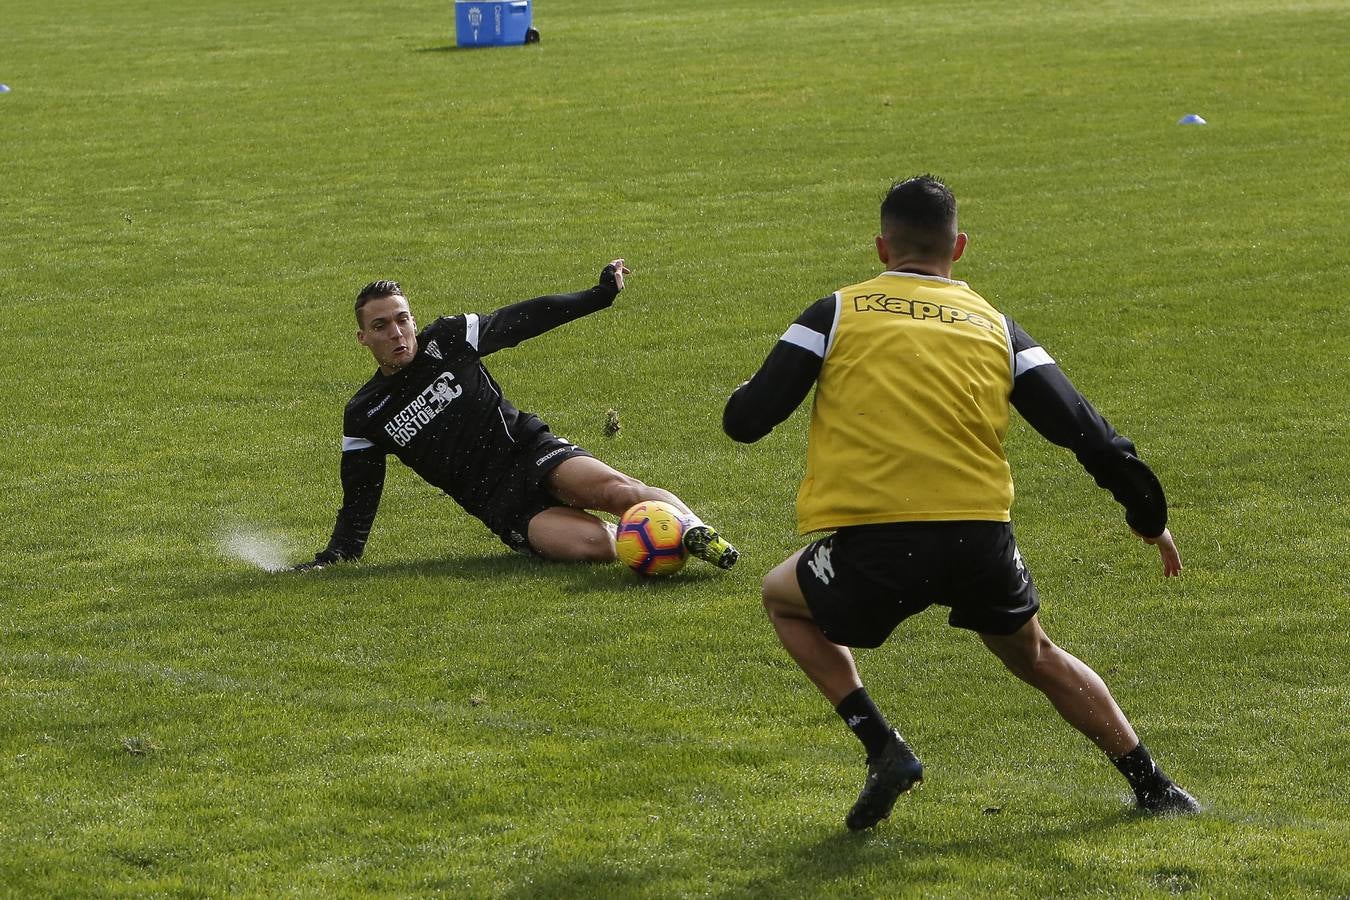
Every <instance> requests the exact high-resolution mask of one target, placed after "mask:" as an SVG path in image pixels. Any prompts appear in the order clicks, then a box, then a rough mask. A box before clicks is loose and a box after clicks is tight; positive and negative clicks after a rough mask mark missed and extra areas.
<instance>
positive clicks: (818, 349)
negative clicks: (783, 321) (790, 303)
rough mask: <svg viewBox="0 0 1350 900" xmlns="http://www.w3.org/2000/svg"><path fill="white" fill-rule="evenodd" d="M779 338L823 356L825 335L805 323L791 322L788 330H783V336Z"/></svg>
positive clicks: (822, 357)
mask: <svg viewBox="0 0 1350 900" xmlns="http://www.w3.org/2000/svg"><path fill="white" fill-rule="evenodd" d="M779 340H780V341H786V342H787V343H789V344H792V345H794V346H797V347H801V348H802V349H803V350H806V351H808V352H810V353H814V354H815V355H816V356H819V357H820V358H821V359H824V358H825V335H823V334H821V333H820V332H819V331H812V330H811V329H810V328H807V327H806V326H805V325H798V324H797V323H796V322H793V323H792V324H791V325H789V326H788V330H787V331H785V332H783V336H782V337H781V338H779Z"/></svg>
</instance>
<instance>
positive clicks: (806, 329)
mask: <svg viewBox="0 0 1350 900" xmlns="http://www.w3.org/2000/svg"><path fill="white" fill-rule="evenodd" d="M834 308H835V300H834V296H833V295H831V296H829V297H824V298H822V299H820V300H817V301H816V302H815V303H813V304H811V305H810V306H809V307H807V309H806V311H805V312H803V313H802V314H801V315H800V316H798V317H797V320H796V321H795V322H793V323H792V324H791V325H789V326H788V330H787V331H785V332H783V336H782V337H780V338H779V339H778V343H777V344H774V346H773V349H772V350H770V351H769V355H768V356H767V357H766V358H765V360H764V363H763V364H762V365H761V366H760V367H759V370H758V371H757V372H755V374H754V375H753V376H751V378H750V380H749V381H746V382H744V383H743V384H742V385H741V386H740V387H738V388H736V390H735V391H734V392H733V393H732V395H731V397H730V398H728V400H727V405H726V407H725V408H724V409H723V410H722V430H723V431H725V432H726V434H727V437H729V438H731V439H732V440H733V441H739V442H740V443H742V444H751V443H754V442H755V441H757V440H759V439H760V438H762V437H764V436H765V435H766V434H768V433H769V432H770V431H773V429H774V428H776V427H777V426H778V424H779V423H780V422H782V421H783V420H784V419H786V418H787V417H788V416H790V415H792V411H793V410H795V409H796V408H797V407H798V406H800V405H801V403H802V401H803V400H805V399H806V395H807V394H809V393H811V385H813V384H815V383H816V378H817V377H818V376H819V375H820V367H821V365H822V363H823V362H824V361H825V350H826V348H827V347H828V346H829V334H830V329H831V328H832V327H833V325H834Z"/></svg>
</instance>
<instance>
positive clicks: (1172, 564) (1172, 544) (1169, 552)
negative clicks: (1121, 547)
mask: <svg viewBox="0 0 1350 900" xmlns="http://www.w3.org/2000/svg"><path fill="white" fill-rule="evenodd" d="M1135 534H1136V535H1139V539H1140V540H1142V541H1143V542H1144V543H1145V544H1152V545H1153V546H1155V547H1157V548H1158V553H1159V554H1160V555H1161V556H1162V566H1163V577H1164V578H1171V577H1172V576H1173V575H1180V574H1181V554H1180V553H1178V552H1177V542H1176V541H1174V540H1172V532H1171V530H1170V529H1167V528H1164V529H1163V533H1162V534H1160V535H1158V536H1157V537H1144V536H1143V535H1142V534H1139V532H1137V531H1136V532H1135Z"/></svg>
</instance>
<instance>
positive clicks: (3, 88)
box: [0, 84, 9, 94]
mask: <svg viewBox="0 0 1350 900" xmlns="http://www.w3.org/2000/svg"><path fill="white" fill-rule="evenodd" d="M8 93H9V85H7V84H0V94H8Z"/></svg>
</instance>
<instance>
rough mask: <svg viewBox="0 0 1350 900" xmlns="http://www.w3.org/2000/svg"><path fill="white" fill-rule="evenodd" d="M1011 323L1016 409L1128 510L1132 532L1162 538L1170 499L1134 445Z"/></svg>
mask: <svg viewBox="0 0 1350 900" xmlns="http://www.w3.org/2000/svg"><path fill="white" fill-rule="evenodd" d="M1007 321H1008V327H1009V336H1010V338H1011V341H1012V349H1013V354H1014V355H1013V389H1012V398H1011V399H1012V404H1013V406H1014V407H1016V408H1017V411H1018V412H1019V413H1021V414H1022V417H1023V418H1024V419H1026V420H1027V422H1028V423H1029V424H1030V425H1031V427H1033V428H1035V429H1036V431H1037V432H1038V433H1039V434H1040V435H1041V436H1042V437H1044V438H1045V439H1046V440H1048V441H1050V442H1051V443H1053V444H1058V445H1059V446H1061V447H1066V448H1068V449H1069V450H1072V451H1073V454H1074V456H1076V457H1077V458H1078V462H1079V464H1080V465H1082V467H1083V468H1084V469H1086V470H1087V472H1088V474H1089V475H1091V476H1092V479H1093V481H1095V482H1097V484H1098V486H1100V487H1103V488H1105V489H1106V490H1108V491H1110V492H1111V496H1112V497H1114V498H1115V499H1116V502H1117V503H1119V504H1120V505H1121V506H1123V507H1124V508H1125V521H1126V523H1128V524H1129V526H1130V528H1132V529H1134V531H1135V532H1136V533H1138V534H1139V535H1140V536H1142V537H1145V539H1151V540H1158V539H1161V537H1162V535H1163V534H1164V532H1165V530H1166V528H1167V498H1166V496H1165V495H1164V493H1163V488H1162V484H1161V483H1160V482H1159V481H1158V477H1157V476H1156V475H1155V474H1154V473H1153V470H1152V469H1150V468H1149V467H1148V465H1147V464H1146V463H1145V462H1144V461H1143V460H1142V459H1140V458H1139V456H1138V455H1137V453H1136V452H1135V446H1134V443H1133V442H1132V441H1131V440H1130V439H1129V438H1127V437H1125V436H1124V435H1122V434H1119V433H1117V432H1116V430H1115V428H1113V427H1112V426H1111V423H1110V422H1108V421H1106V419H1105V418H1104V417H1103V416H1102V415H1101V413H1099V412H1097V410H1096V409H1094V408H1093V406H1092V404H1091V403H1089V402H1088V401H1087V398H1085V397H1084V396H1083V395H1082V394H1080V393H1079V392H1078V389H1077V388H1075V387H1074V386H1073V384H1072V382H1070V381H1069V379H1068V376H1066V375H1065V374H1064V373H1063V372H1062V371H1060V368H1059V366H1058V365H1056V363H1055V361H1054V359H1052V358H1051V356H1050V354H1048V353H1047V352H1045V349H1044V348H1043V347H1041V346H1040V345H1039V344H1037V343H1036V342H1035V341H1034V340H1032V339H1031V338H1030V337H1029V336H1028V335H1027V333H1026V332H1025V331H1023V330H1022V329H1021V328H1020V327H1019V326H1018V325H1017V323H1015V322H1013V321H1012V320H1011V319H1008V320H1007Z"/></svg>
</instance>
